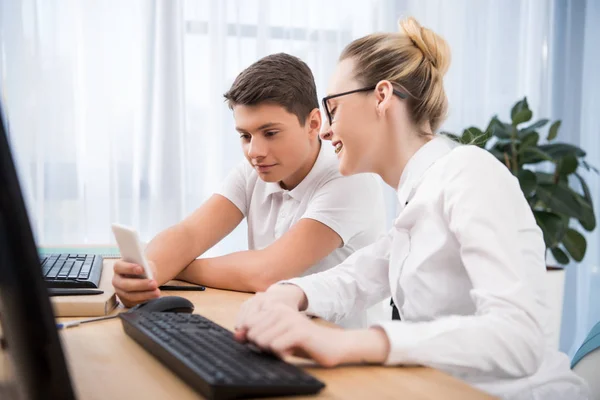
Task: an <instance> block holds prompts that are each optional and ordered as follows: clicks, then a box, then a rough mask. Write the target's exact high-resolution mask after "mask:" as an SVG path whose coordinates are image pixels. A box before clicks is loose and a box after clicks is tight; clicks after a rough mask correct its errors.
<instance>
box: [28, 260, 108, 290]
mask: <svg viewBox="0 0 600 400" xmlns="http://www.w3.org/2000/svg"><path fill="white" fill-rule="evenodd" d="M40 263H41V264H42V273H43V275H44V279H45V281H46V286H47V287H49V288H90V289H92V288H97V287H98V285H99V284H100V276H101V275H102V256H99V255H94V254H46V255H43V256H40Z"/></svg>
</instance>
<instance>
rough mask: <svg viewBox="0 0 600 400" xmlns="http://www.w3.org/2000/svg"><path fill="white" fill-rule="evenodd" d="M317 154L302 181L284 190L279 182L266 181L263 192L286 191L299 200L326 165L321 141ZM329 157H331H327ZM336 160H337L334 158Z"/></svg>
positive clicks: (326, 159)
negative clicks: (290, 188)
mask: <svg viewBox="0 0 600 400" xmlns="http://www.w3.org/2000/svg"><path fill="white" fill-rule="evenodd" d="M320 146H321V147H320V149H319V154H318V155H317V159H316V161H315V163H314V165H313V167H312V168H311V170H310V172H309V173H308V174H307V175H306V176H305V177H304V179H302V181H301V182H300V183H299V184H298V185H297V186H296V187H295V188H293V189H292V190H289V191H288V190H286V189H284V188H282V187H281V185H280V184H279V182H267V183H266V188H265V192H266V194H267V196H268V195H271V194H273V193H284V192H287V193H288V194H289V195H290V197H291V198H293V199H294V200H297V201H301V200H302V198H303V197H304V196H305V195H306V194H307V192H308V190H309V189H310V188H311V187H312V184H313V182H314V181H315V180H316V179H317V178H318V177H319V176H320V174H321V171H323V169H324V168H325V167H326V166H327V165H328V163H327V161H328V157H327V155H326V154H325V152H326V150H325V147H326V146H325V145H324V143H323V142H321V143H320ZM329 158H331V157H329ZM336 161H337V160H336Z"/></svg>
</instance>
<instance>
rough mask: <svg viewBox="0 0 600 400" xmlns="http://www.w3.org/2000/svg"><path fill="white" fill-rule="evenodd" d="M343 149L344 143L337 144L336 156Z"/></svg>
mask: <svg viewBox="0 0 600 400" xmlns="http://www.w3.org/2000/svg"><path fill="white" fill-rule="evenodd" d="M342 147H344V145H343V144H342V142H337V143H336V144H335V154H339V152H340V151H342Z"/></svg>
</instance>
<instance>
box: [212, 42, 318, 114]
mask: <svg viewBox="0 0 600 400" xmlns="http://www.w3.org/2000/svg"><path fill="white" fill-rule="evenodd" d="M223 96H225V99H226V100H227V102H228V103H229V107H230V108H233V106H235V105H246V106H254V105H258V104H261V103H271V104H277V105H280V106H282V107H283V108H285V109H286V111H287V112H289V113H292V114H294V115H296V117H298V120H299V121H300V125H301V126H304V123H305V121H306V118H307V117H308V115H309V114H310V113H311V111H312V110H314V109H315V108H319V100H318V99H317V88H316V85H315V78H314V77H313V74H312V72H311V70H310V68H309V67H308V65H306V63H305V62H304V61H302V60H300V59H299V58H298V57H294V56H291V55H289V54H285V53H277V54H271V55H269V56H266V57H263V58H261V59H260V60H258V61H256V62H255V63H254V64H252V65H250V66H249V67H248V68H246V69H245V70H243V71H242V72H241V73H240V74H239V75H238V76H237V78H235V81H234V82H233V85H231V88H230V89H229V90H228V91H227V93H225V94H224V95H223Z"/></svg>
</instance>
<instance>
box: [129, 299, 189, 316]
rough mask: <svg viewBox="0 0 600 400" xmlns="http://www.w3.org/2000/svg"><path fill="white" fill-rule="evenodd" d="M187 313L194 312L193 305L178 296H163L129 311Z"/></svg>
mask: <svg viewBox="0 0 600 400" xmlns="http://www.w3.org/2000/svg"><path fill="white" fill-rule="evenodd" d="M138 310H139V311H149V312H174V313H188V314H191V313H192V312H193V311H194V305H193V304H192V302H191V301H189V300H188V299H186V298H183V297H179V296H163V297H159V298H157V299H152V300H149V301H147V302H145V303H141V304H138V305H137V306H135V307H133V308H131V310H129V311H138Z"/></svg>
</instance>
